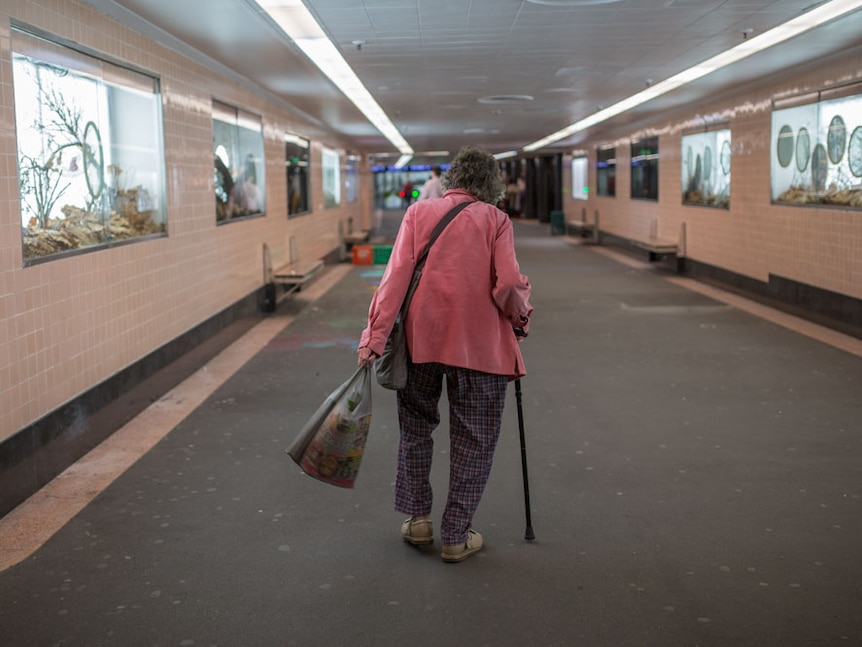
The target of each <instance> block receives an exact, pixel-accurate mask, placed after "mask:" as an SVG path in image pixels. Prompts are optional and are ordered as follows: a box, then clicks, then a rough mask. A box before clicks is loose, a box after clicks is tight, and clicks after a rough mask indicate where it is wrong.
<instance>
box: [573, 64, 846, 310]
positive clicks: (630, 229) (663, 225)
mask: <svg viewBox="0 0 862 647" xmlns="http://www.w3.org/2000/svg"><path fill="white" fill-rule="evenodd" d="M860 79H862V47H860V48H856V49H855V50H853V51H851V52H849V53H847V54H846V55H844V56H843V57H842V58H841V59H839V60H834V59H833V60H829V61H822V62H820V63H819V64H814V65H811V66H810V67H808V68H806V69H803V70H793V71H790V72H788V73H787V75H786V76H785V77H784V78H782V79H781V80H778V81H772V80H770V81H769V82H763V83H760V84H758V85H757V86H756V87H749V88H746V89H745V91H744V92H740V93H739V94H737V95H735V96H731V97H728V98H725V99H722V100H716V101H715V102H710V103H703V104H698V105H688V106H686V107H685V109H683V110H680V111H678V112H676V113H674V114H672V115H670V116H669V117H665V118H664V119H663V120H662V121H657V122H656V123H654V124H652V125H651V127H650V128H649V129H645V130H641V131H636V132H626V131H618V132H616V133H613V134H612V135H611V136H610V137H607V138H605V139H602V140H595V141H583V142H579V143H578V144H577V148H578V149H583V150H584V151H586V152H587V153H588V155H589V157H590V161H591V164H590V179H589V181H590V188H591V190H592V191H593V192H594V191H595V186H596V182H595V157H596V147H598V146H605V145H610V144H614V143H616V145H617V149H616V159H617V167H616V171H617V192H616V193H617V195H616V197H615V198H608V197H600V196H596V195H595V194H594V193H591V194H590V199H589V200H587V201H586V202H584V201H581V200H574V199H572V198H571V195H570V194H567V197H566V199H565V201H564V212H565V213H566V217H567V218H577V219H580V217H581V212H582V208H584V207H586V208H587V216H588V222H591V221H592V219H593V214H594V213H595V211H596V210H598V211H599V214H600V227H601V229H602V230H604V231H608V232H610V233H612V234H615V235H618V236H622V237H625V238H629V239H635V240H646V239H648V238H649V234H650V224H651V222H652V220H654V219H655V220H656V221H657V225H658V233H659V237H660V238H667V239H671V240H677V239H678V237H679V231H680V224H681V223H683V222H684V223H685V227H686V251H687V256H688V257H689V258H691V259H694V260H697V261H700V262H703V263H707V264H709V265H712V266H715V267H719V268H723V269H726V270H729V271H731V272H735V273H737V274H740V275H743V276H747V277H751V278H754V279H757V280H760V281H768V279H769V275H770V274H773V275H777V276H781V277H784V278H788V279H792V280H795V281H798V282H801V283H804V284H808V285H812V286H816V287H818V288H822V289H825V290H831V291H833V292H837V293H840V294H844V295H848V296H851V297H855V298H862V211H859V210H850V209H840V208H835V207H828V208H823V207H820V208H818V207H797V206H779V205H773V204H771V194H770V154H771V146H772V144H771V141H770V133H771V112H772V101H773V99H775V98H778V97H783V96H793V95H797V94H802V93H805V92H810V91H815V90H822V89H824V88H826V87H829V86H830V85H834V84H836V83H839V82H840V83H848V82H852V81H858V80H860ZM705 123H727V124H729V126H730V129H731V137H732V147H733V157H732V169H731V197H730V209H729V210H722V209H715V208H708V207H694V206H683V205H682V200H681V192H682V188H681V173H680V164H681V159H680V157H681V154H680V147H681V138H682V133H683V132H684V131H687V130H688V129H691V128H694V127H698V126H703V125H704V124H705ZM651 134H658V135H659V154H660V162H659V200H658V202H647V201H643V200H631V199H629V197H628V196H629V186H630V185H629V181H630V172H629V168H630V167H629V164H630V156H629V144H630V142H631V139H632V138H635V139H637V138H640V137H642V136H649V135H651ZM566 181H567V182H570V177H569V176H568V175H567V179H566Z"/></svg>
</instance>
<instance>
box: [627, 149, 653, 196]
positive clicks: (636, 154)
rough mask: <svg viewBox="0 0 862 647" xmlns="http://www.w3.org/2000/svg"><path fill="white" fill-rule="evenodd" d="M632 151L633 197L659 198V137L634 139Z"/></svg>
mask: <svg viewBox="0 0 862 647" xmlns="http://www.w3.org/2000/svg"><path fill="white" fill-rule="evenodd" d="M631 153H632V157H631V165H632V177H631V197H632V198H634V199H642V200H658V137H648V138H646V139H640V140H634V141H632V145H631Z"/></svg>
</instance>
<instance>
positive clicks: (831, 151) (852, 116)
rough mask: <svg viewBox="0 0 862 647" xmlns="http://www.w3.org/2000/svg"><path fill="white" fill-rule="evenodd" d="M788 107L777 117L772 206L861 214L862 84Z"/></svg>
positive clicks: (778, 109) (775, 114) (778, 111)
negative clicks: (829, 208) (830, 208)
mask: <svg viewBox="0 0 862 647" xmlns="http://www.w3.org/2000/svg"><path fill="white" fill-rule="evenodd" d="M835 95H840V96H835ZM788 103H790V102H788V101H785V102H783V103H778V104H776V106H775V109H774V110H773V112H772V140H771V141H772V153H771V183H772V187H771V188H772V200H773V202H776V203H782V204H826V205H833V206H839V207H849V208H854V209H862V85H860V84H855V85H854V86H849V87H845V88H841V89H837V90H833V91H829V92H821V93H817V94H816V95H814V96H812V95H809V96H808V97H805V98H803V99H800V100H799V101H798V102H797V103H800V104H801V105H787V104H788ZM785 105H787V107H784V106H785Z"/></svg>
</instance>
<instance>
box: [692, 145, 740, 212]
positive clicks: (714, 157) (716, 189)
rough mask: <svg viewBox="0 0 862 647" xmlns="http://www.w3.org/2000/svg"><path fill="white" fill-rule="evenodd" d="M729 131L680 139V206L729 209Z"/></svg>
mask: <svg viewBox="0 0 862 647" xmlns="http://www.w3.org/2000/svg"><path fill="white" fill-rule="evenodd" d="M730 141H731V140H730V128H721V129H718V130H711V131H707V132H698V133H692V134H689V135H683V136H682V150H681V159H682V164H681V171H682V203H683V204H694V205H702V206H707V207H719V208H721V209H729V208H730V157H731V145H730Z"/></svg>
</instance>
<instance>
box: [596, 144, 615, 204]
mask: <svg viewBox="0 0 862 647" xmlns="http://www.w3.org/2000/svg"><path fill="white" fill-rule="evenodd" d="M596 194H597V195H604V196H610V197H614V196H616V194H617V149H616V147H614V148H599V149H598V150H597V151H596Z"/></svg>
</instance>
